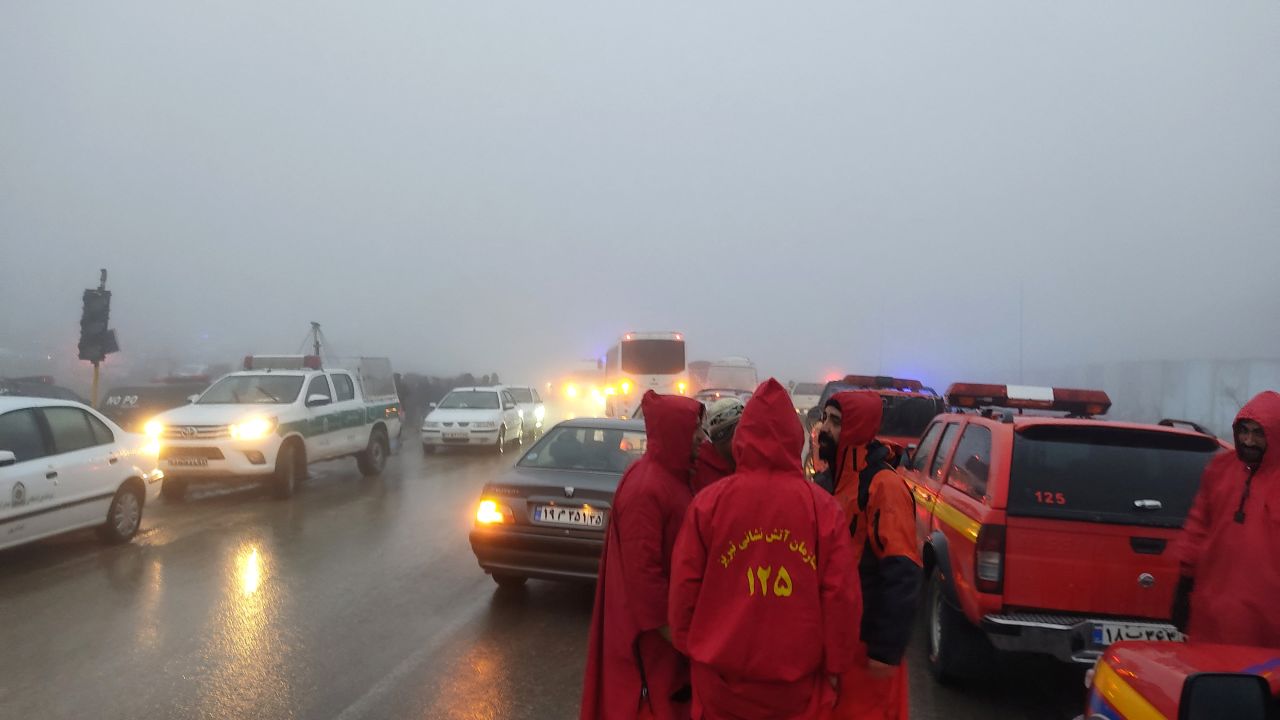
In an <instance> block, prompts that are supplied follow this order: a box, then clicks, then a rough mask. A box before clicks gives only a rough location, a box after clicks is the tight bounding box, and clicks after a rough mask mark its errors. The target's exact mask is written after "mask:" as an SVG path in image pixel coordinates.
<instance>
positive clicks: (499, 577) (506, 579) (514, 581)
mask: <svg viewBox="0 0 1280 720" xmlns="http://www.w3.org/2000/svg"><path fill="white" fill-rule="evenodd" d="M490 577H492V578H493V581H494V582H496V583H498V587H500V588H502V589H503V590H514V589H515V588H520V587H524V584H525V583H526V582H528V580H529V578H527V577H525V576H523V575H503V574H501V573H494V574H493V575H490Z"/></svg>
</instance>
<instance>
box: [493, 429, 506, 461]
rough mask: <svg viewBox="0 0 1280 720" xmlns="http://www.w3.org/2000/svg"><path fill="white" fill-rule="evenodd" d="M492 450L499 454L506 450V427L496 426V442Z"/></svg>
mask: <svg viewBox="0 0 1280 720" xmlns="http://www.w3.org/2000/svg"><path fill="white" fill-rule="evenodd" d="M493 451H494V452H496V453H497V454H499V455H501V454H502V453H504V452H506V451H507V429H506V428H505V427H504V428H498V443H497V444H496V445H494V447H493Z"/></svg>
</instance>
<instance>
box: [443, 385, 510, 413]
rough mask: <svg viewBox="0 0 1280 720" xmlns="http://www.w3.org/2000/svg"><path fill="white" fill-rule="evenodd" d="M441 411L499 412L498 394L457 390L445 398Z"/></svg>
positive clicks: (485, 391) (484, 391)
mask: <svg viewBox="0 0 1280 720" xmlns="http://www.w3.org/2000/svg"><path fill="white" fill-rule="evenodd" d="M438 407H439V408H440V409H441V410H497V409H498V408H499V407H500V406H499V405H498V393H496V392H489V391H487V390H455V391H454V392H451V393H449V394H448V395H445V396H444V399H443V400H441V401H440V405H438Z"/></svg>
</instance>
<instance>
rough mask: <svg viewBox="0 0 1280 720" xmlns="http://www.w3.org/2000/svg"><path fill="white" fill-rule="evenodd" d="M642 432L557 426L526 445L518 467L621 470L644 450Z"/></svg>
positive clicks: (601, 470)
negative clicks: (527, 447) (538, 439)
mask: <svg viewBox="0 0 1280 720" xmlns="http://www.w3.org/2000/svg"><path fill="white" fill-rule="evenodd" d="M644 449H645V434H644V433H643V432H639V431H634V430H617V429H612V428H611V429H604V428H584V427H557V428H554V429H552V430H551V432H549V433H547V435H546V437H544V438H542V440H540V441H538V444H537V445H534V446H533V447H532V448H530V450H529V452H527V453H525V456H524V457H523V458H521V459H520V463H519V464H520V467H532V468H551V469H557V470H591V471H595V472H608V473H621V472H622V471H623V470H626V469H627V467H628V466H629V465H631V463H633V462H635V461H636V460H638V459H639V458H640V456H641V455H643V454H644Z"/></svg>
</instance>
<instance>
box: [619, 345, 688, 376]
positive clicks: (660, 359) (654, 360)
mask: <svg viewBox="0 0 1280 720" xmlns="http://www.w3.org/2000/svg"><path fill="white" fill-rule="evenodd" d="M622 372H624V373H629V374H631V375H677V374H679V373H682V372H684V341H683V340H627V341H626V342H624V343H622Z"/></svg>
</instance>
